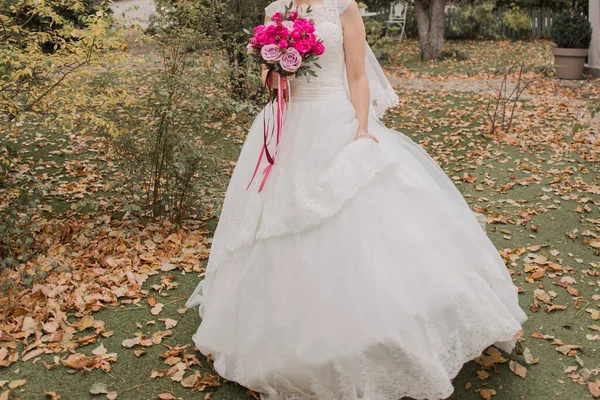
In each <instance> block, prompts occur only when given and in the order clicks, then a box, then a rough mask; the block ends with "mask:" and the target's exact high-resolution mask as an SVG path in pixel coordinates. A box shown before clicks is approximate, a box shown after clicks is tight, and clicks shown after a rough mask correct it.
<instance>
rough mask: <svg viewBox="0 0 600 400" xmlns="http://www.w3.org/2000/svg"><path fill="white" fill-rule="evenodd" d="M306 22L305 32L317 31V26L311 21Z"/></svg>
mask: <svg viewBox="0 0 600 400" xmlns="http://www.w3.org/2000/svg"><path fill="white" fill-rule="evenodd" d="M305 21H306V23H305V24H304V32H306V33H314V32H315V26H314V25H313V24H311V23H310V22H309V21H307V20H305Z"/></svg>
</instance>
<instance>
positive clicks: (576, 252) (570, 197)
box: [0, 41, 600, 400]
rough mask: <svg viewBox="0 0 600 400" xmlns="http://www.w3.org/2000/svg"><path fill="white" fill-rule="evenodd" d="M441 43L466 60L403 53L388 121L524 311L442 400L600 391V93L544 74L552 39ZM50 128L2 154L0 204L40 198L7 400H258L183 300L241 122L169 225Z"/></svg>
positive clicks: (11, 289)
mask: <svg viewBox="0 0 600 400" xmlns="http://www.w3.org/2000/svg"><path fill="white" fill-rule="evenodd" d="M448 47H449V48H460V49H462V50H461V51H464V52H465V54H466V56H467V57H468V58H467V59H466V60H462V61H461V60H456V59H454V60H452V59H449V60H445V61H441V62H435V63H427V64H421V63H419V62H418V61H417V60H416V59H415V55H416V54H417V53H416V51H417V50H416V49H417V48H416V43H415V42H414V41H408V42H405V43H403V44H402V45H399V47H398V52H397V56H396V58H394V59H393V60H392V62H391V64H389V65H388V69H389V71H390V72H391V73H392V74H394V75H395V78H394V79H393V80H394V82H395V83H396V84H397V91H398V94H399V95H400V98H401V104H400V106H399V107H397V108H395V109H394V110H392V111H391V112H390V113H389V114H388V115H387V116H386V119H385V123H386V124H387V125H388V126H389V127H391V128H394V129H397V130H398V131H401V132H403V133H404V134H406V135H407V136H409V137H410V138H411V139H413V140H414V141H415V142H417V143H419V144H420V145H421V146H423V147H424V148H425V149H427V151H428V152H429V154H430V155H431V156H432V157H434V159H435V160H436V161H437V162H438V163H439V164H440V165H441V166H442V167H443V168H444V169H445V171H446V172H447V173H448V175H449V176H450V177H451V178H452V179H453V180H454V182H455V183H456V184H457V186H458V187H459V189H460V190H461V191H462V192H463V194H464V195H465V197H466V199H467V200H468V202H469V203H470V205H471V207H472V208H473V209H474V210H476V211H479V212H482V213H484V214H486V216H487V222H488V227H487V230H488V234H489V236H490V238H491V239H492V241H493V242H494V244H495V245H496V247H497V248H498V250H499V252H500V254H501V255H502V257H503V258H504V260H505V261H506V264H507V268H508V269H509V271H510V273H511V274H512V276H513V277H514V280H515V283H516V284H517V285H518V286H519V287H520V291H521V293H520V302H521V305H522V307H523V308H524V309H525V310H526V311H527V313H528V315H529V320H528V321H527V322H526V324H525V326H524V329H525V334H524V336H523V339H522V341H521V343H520V344H519V348H518V349H517V351H515V352H514V353H513V354H511V355H508V354H503V353H501V352H499V351H498V350H496V349H495V348H493V347H491V348H489V349H488V350H487V351H486V352H485V353H484V354H483V355H482V356H480V357H478V358H477V359H476V360H474V361H472V362H470V363H468V364H466V365H465V367H464V368H463V370H462V371H461V373H460V374H459V376H458V377H457V378H456V379H455V388H456V391H455V394H454V395H453V396H452V399H457V400H467V399H482V398H483V399H498V400H501V399H505V400H509V399H510V400H513V399H548V398H556V399H586V398H597V397H600V354H599V353H598V351H597V349H598V348H600V346H599V344H600V254H599V253H600V174H599V172H600V171H599V170H600V165H599V163H598V161H599V159H598V157H599V154H600V121H599V119H598V117H597V116H596V118H593V117H592V115H591V113H590V111H589V106H590V105H591V104H593V102H594V101H598V99H600V82H599V81H598V80H594V79H592V78H589V77H588V78H586V80H584V81H581V82H577V83H564V82H559V81H557V80H556V79H555V78H553V77H552V76H551V75H552V74H551V72H549V69H548V66H549V65H550V64H549V63H551V59H550V58H549V57H550V55H549V45H548V43H547V42H508V41H507V42H454V43H450V44H449V45H448ZM525 52H529V53H528V54H533V56H528V59H529V64H527V66H526V68H525V75H524V76H523V77H522V78H523V79H524V80H526V81H527V82H529V84H528V87H527V90H526V91H525V92H524V93H523V96H522V97H521V98H519V99H518V100H517V101H516V102H513V103H511V102H508V101H504V100H503V98H502V97H501V96H498V94H497V92H496V91H495V89H497V88H498V85H499V84H501V81H502V79H503V78H502V73H503V72H502V69H501V68H498V63H497V62H495V61H494V60H496V61H497V60H499V59H502V60H504V61H505V62H504V64H511V63H514V62H517V61H520V60H519V58H520V57H521V56H522V55H523V54H525ZM549 60H550V61H549ZM492 61H493V62H492ZM417 78H418V79H419V80H416V79H417ZM517 79H518V77H517V75H516V74H514V73H512V74H510V75H509V76H508V79H507V81H508V82H510V83H511V85H513V86H514V85H516V82H517ZM450 81H452V82H455V83H456V82H458V83H457V84H456V85H453V86H451V87H449V86H448V82H450ZM473 81H475V82H478V83H477V84H476V85H475V86H473V84H472V82H473ZM415 82H416V83H415ZM499 101H502V102H504V103H503V104H505V105H506V107H508V108H509V109H510V111H511V112H512V109H513V108H514V114H513V123H512V125H511V126H510V127H507V126H506V124H501V125H500V124H497V126H496V127H495V128H494V129H492V127H491V123H490V109H493V108H494V105H495V104H497V103H498V102H499ZM43 122H44V121H43V120H41V121H39V123H29V124H26V125H24V126H21V127H20V130H19V131H18V133H15V134H14V135H13V136H11V137H10V138H9V142H10V144H11V145H12V146H13V148H18V149H19V152H18V156H17V155H15V154H14V153H8V154H3V157H4V159H6V158H10V159H11V160H12V162H13V164H14V165H15V168H13V169H12V172H11V174H9V175H6V176H3V182H2V186H1V187H0V208H3V207H6V204H9V201H10V199H12V198H14V197H15V196H18V195H19V194H22V192H23V191H28V190H30V189H31V188H33V187H35V188H38V190H39V193H32V195H31V196H32V203H31V204H32V205H28V204H25V205H24V206H23V208H22V210H19V215H20V216H21V217H22V219H23V220H26V221H27V224H28V228H29V232H30V234H31V239H30V242H28V243H27V248H28V249H31V248H33V249H35V251H34V252H33V253H31V252H28V253H27V254H32V256H28V258H26V257H24V254H25V252H24V253H23V254H21V255H20V254H16V255H15V257H16V259H17V261H18V262H17V267H15V268H4V269H2V270H1V271H0V279H1V283H2V285H3V286H2V287H3V295H2V297H1V298H0V318H1V319H0V400H6V399H34V398H35V399H39V398H48V399H68V400H70V399H87V398H108V399H116V398H118V399H153V398H158V399H163V400H165V399H179V398H180V399H192V398H198V399H212V400H228V399H229V400H234V399H236V400H239V399H252V398H256V394H253V393H250V392H249V391H247V390H246V389H244V388H242V387H240V386H238V385H236V384H234V383H231V382H225V381H224V380H223V379H221V378H219V377H218V375H217V374H216V373H215V372H214V371H213V370H212V368H211V362H210V360H207V359H206V358H205V357H204V356H203V355H202V354H201V353H200V352H198V351H197V350H196V349H195V348H194V344H193V342H192V340H191V336H192V335H193V333H194V332H195V330H196V328H197V326H198V324H199V323H200V318H199V316H198V313H197V311H196V310H188V309H186V308H185V307H184V303H185V300H186V298H187V296H188V295H189V294H190V293H191V292H192V290H193V289H194V287H195V286H196V284H197V283H198V281H199V279H201V277H202V274H203V268H204V266H205V265H206V259H207V257H208V255H209V251H210V244H211V234H212V231H213V230H214V226H215V223H216V217H215V215H217V214H218V211H217V210H218V204H219V203H220V201H222V196H223V193H224V191H225V189H226V185H227V181H228V178H229V176H230V174H231V170H232V168H233V166H234V165H235V160H236V157H237V154H238V153H239V150H240V147H241V144H242V143H243V138H244V135H245V132H246V131H247V129H248V128H249V125H250V123H251V122H252V117H251V116H250V115H248V116H243V115H235V116H232V118H231V119H230V120H228V121H219V122H218V123H215V124H213V125H211V126H210V128H211V129H217V130H219V131H220V132H221V133H220V138H219V140H217V141H216V142H215V143H214V144H212V145H211V149H212V154H213V157H212V162H211V163H208V165H210V168H209V169H208V170H207V171H206V172H205V173H206V174H208V180H207V182H210V185H211V188H210V190H207V192H206V196H207V197H208V201H207V202H206V203H207V204H210V203H211V200H212V201H213V202H214V204H216V205H217V206H215V207H214V208H210V207H209V208H206V209H204V210H202V212H199V213H198V215H196V216H195V218H193V219H189V220H187V221H184V222H182V223H181V224H179V225H174V224H169V223H164V222H157V221H147V220H143V219H139V218H135V217H134V216H133V215H131V214H130V213H128V212H127V210H126V206H127V199H128V197H127V196H128V195H127V193H124V192H123V190H122V188H121V187H120V186H119V184H118V183H119V182H120V181H121V180H123V179H124V176H123V175H122V174H123V172H122V171H121V170H120V169H119V168H118V161H119V160H118V156H117V155H116V154H114V152H113V150H112V147H111V146H110V145H109V143H108V142H107V141H106V139H105V138H103V137H100V136H97V135H94V130H93V129H92V130H89V131H87V132H86V133H85V134H80V131H79V129H81V126H77V125H75V126H74V127H73V129H66V130H58V129H53V128H52V124H44V123H43Z"/></svg>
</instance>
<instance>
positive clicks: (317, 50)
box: [312, 42, 325, 57]
mask: <svg viewBox="0 0 600 400" xmlns="http://www.w3.org/2000/svg"><path fill="white" fill-rule="evenodd" d="M312 52H313V53H314V54H315V56H317V57H318V56H322V55H323V53H325V45H324V44H323V43H322V42H315V44H314V45H313V47H312Z"/></svg>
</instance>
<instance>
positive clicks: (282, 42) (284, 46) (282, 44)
mask: <svg viewBox="0 0 600 400" xmlns="http://www.w3.org/2000/svg"><path fill="white" fill-rule="evenodd" d="M278 46H279V48H280V49H287V48H288V46H289V45H288V42H287V41H286V40H280V41H279V43H278Z"/></svg>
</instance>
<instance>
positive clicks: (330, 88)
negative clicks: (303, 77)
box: [290, 80, 348, 101]
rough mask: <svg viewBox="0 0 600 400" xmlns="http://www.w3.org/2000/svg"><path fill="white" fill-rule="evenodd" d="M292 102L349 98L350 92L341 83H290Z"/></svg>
mask: <svg viewBox="0 0 600 400" xmlns="http://www.w3.org/2000/svg"><path fill="white" fill-rule="evenodd" d="M290 87H291V100H292V101H316V100H323V99H325V98H330V97H338V98H348V92H347V90H346V87H345V86H344V83H343V82H340V81H332V82H327V81H312V82H305V81H304V82H294V81H293V80H292V81H291V82H290Z"/></svg>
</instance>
